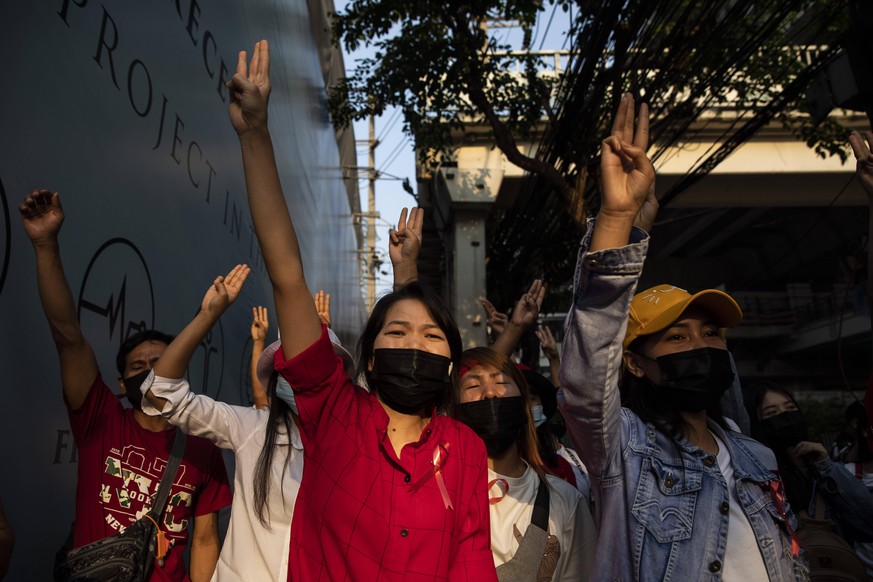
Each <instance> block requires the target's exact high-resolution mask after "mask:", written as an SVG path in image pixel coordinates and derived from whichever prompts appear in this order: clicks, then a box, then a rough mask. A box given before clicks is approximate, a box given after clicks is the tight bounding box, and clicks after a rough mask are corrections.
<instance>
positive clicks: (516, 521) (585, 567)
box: [488, 465, 597, 582]
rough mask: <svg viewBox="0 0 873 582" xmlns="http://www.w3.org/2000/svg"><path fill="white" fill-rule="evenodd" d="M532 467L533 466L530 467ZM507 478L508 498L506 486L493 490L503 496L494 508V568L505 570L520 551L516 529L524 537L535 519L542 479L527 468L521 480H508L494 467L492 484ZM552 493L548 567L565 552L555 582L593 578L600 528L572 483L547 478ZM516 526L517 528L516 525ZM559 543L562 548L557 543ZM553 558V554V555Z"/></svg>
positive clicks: (498, 495) (556, 571)
mask: <svg viewBox="0 0 873 582" xmlns="http://www.w3.org/2000/svg"><path fill="white" fill-rule="evenodd" d="M526 466H527V465H526ZM494 479H504V480H505V481H506V482H507V483H508V484H509V490H508V491H507V492H506V495H505V496H503V493H504V491H503V489H502V488H501V487H500V485H496V484H495V485H494V486H493V487H491V489H490V491H489V492H488V496H489V497H491V498H495V497H497V498H500V497H503V499H501V500H500V501H499V502H497V503H492V504H491V553H492V554H493V556H494V565H495V566H500V565H501V564H504V563H506V562H508V561H509V560H511V559H512V557H513V556H514V555H515V552H516V551H517V550H518V545H519V544H518V540H517V539H516V537H515V530H516V529H517V530H518V533H519V534H520V535H522V536H524V534H525V532H526V531H527V526H528V525H530V520H531V517H532V515H533V506H534V500H535V499H536V496H537V487H539V484H540V479H539V476H538V475H537V473H536V471H534V470H533V469H532V468H531V467H530V466H527V468H526V470H525V472H524V475H522V476H521V477H506V476H504V475H500V474H498V473H495V472H494V471H492V470H491V469H488V481H489V482H491V481H492V480H494ZM547 479H548V483H549V486H550V489H549V541H548V542H547V543H546V554H547V555H546V557H545V558H544V563H547V562H548V561H549V559H550V558H551V559H552V560H554V556H555V549H557V551H558V552H559V555H558V556H557V561H556V563H555V566H554V574H553V575H552V580H553V581H554V582H558V581H568V582H569V581H571V580H572V581H573V582H578V581H580V580H588V578H590V577H591V570H592V567H593V564H594V550H595V547H596V545H597V528H596V526H595V525H594V519H593V518H592V517H591V512H590V511H589V510H588V506H587V505H586V503H585V500H584V499H583V498H582V494H580V493H579V491H577V490H576V489H575V488H574V487H573V486H572V485H570V484H569V483H567V482H566V481H564V480H563V479H560V478H558V477H555V476H553V475H547ZM513 526H514V527H513ZM555 544H557V548H555V547H554V545H555ZM549 554H551V556H550V555H549Z"/></svg>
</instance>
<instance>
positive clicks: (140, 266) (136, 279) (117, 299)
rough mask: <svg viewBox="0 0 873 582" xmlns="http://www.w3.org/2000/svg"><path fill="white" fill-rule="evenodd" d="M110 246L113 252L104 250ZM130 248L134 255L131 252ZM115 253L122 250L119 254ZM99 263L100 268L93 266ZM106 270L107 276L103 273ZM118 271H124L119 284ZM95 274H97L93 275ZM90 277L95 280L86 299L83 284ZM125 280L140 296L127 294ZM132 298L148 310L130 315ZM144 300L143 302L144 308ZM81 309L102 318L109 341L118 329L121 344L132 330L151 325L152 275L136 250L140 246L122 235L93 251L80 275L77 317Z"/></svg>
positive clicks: (134, 303)
mask: <svg viewBox="0 0 873 582" xmlns="http://www.w3.org/2000/svg"><path fill="white" fill-rule="evenodd" d="M110 248H112V250H113V251H114V252H111V253H106V251H107V250H109V249H110ZM131 251H132V253H133V255H131V253H130V252H131ZM118 253H122V254H121V256H120V257H119V256H118ZM101 258H103V260H101ZM137 259H138V260H137ZM98 264H99V267H98V268H95V266H97V265H98ZM109 267H111V270H109ZM131 269H133V270H132V271H131ZM107 271H108V273H109V275H108V276H106V273H107ZM119 271H121V272H122V273H124V274H123V275H121V282H120V285H119V284H118V272H119ZM94 273H97V274H96V275H94ZM132 275H133V276H132ZM92 276H93V277H94V279H96V282H95V283H92V285H91V288H90V290H89V291H88V293H87V295H88V296H90V297H89V298H86V287H87V285H88V281H89V280H90V279H91V277H92ZM113 279H114V280H115V281H116V283H115V284H114V285H113V284H105V281H107V280H109V281H112V280H113ZM128 282H130V284H131V289H136V290H137V293H142V294H143V297H142V298H140V297H138V296H137V297H133V298H132V297H129V296H128V294H127V285H128ZM143 283H147V285H143ZM95 285H96V286H95ZM107 291H108V299H106V300H105V301H103V300H101V299H99V298H100V297H106V295H105V293H106V292H107ZM132 299H133V305H134V306H137V305H140V306H143V307H144V308H145V309H146V310H147V312H140V313H135V314H130V313H129V311H130V305H131V300H132ZM143 303H146V305H147V307H146V306H145V305H143ZM82 310H86V311H89V312H91V313H94V314H95V315H98V316H100V317H105V318H106V320H107V324H108V327H109V330H108V331H109V336H108V338H109V339H110V340H112V339H114V338H115V337H116V331H117V332H118V340H117V341H118V344H121V343H122V342H123V341H124V340H125V339H127V338H128V337H130V335H131V333H135V332H138V331H142V330H144V329H147V328H148V327H150V326H151V325H154V315H155V299H154V292H153V289H152V280H151V275H150V274H149V270H148V266H147V265H146V262H145V259H144V258H143V256H142V253H140V252H139V249H137V248H136V246H135V245H134V244H133V243H131V242H130V241H128V240H126V239H123V238H113V239H110V240H108V241H106V242H105V243H103V245H102V246H101V247H100V248H99V249H98V250H97V252H96V253H94V256H93V258H92V259H91V262H90V263H89V264H88V268H87V269H86V270H85V276H84V277H83V278H82V288H81V289H80V291H79V319H80V320H81V319H82ZM135 311H142V310H135ZM131 316H132V317H131Z"/></svg>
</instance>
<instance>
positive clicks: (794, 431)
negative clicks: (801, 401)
mask: <svg viewBox="0 0 873 582" xmlns="http://www.w3.org/2000/svg"><path fill="white" fill-rule="evenodd" d="M761 433H762V436H763V438H764V440H765V441H766V443H767V444H768V445H770V447H772V448H773V449H774V452H777V453H781V452H782V449H787V448H788V447H793V446H794V445H796V444H797V443H799V442H800V441H805V440H806V438H807V436H806V421H805V420H803V414H801V412H800V411H799V410H789V411H787V412H780V413H779V414H774V415H773V416H771V417H769V418H765V419H764V420H762V421H761ZM776 449H778V450H776Z"/></svg>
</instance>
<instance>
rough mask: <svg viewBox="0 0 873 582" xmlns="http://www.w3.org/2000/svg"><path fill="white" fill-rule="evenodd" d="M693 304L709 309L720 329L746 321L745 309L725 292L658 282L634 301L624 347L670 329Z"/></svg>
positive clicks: (639, 294) (638, 294) (635, 296)
mask: <svg viewBox="0 0 873 582" xmlns="http://www.w3.org/2000/svg"><path fill="white" fill-rule="evenodd" d="M692 304H694V305H699V306H700V307H703V308H704V309H706V310H707V311H708V312H709V313H710V314H711V315H712V316H713V317H714V318H715V322H716V323H717V324H718V326H719V327H721V328H725V327H734V326H735V325H739V323H740V322H741V321H743V310H742V309H740V306H739V305H737V302H736V301H734V300H733V298H731V296H730V295H728V294H727V293H725V292H723V291H719V290H718V289H705V290H703V291H700V292H699V293H695V294H694V295H692V294H691V293H689V292H688V291H686V290H685V289H680V288H679V287H674V286H673V285H655V286H654V287H651V288H649V289H646V290H645V291H643V292H642V293H637V294H636V295H634V298H633V299H632V300H631V306H630V313H628V319H627V332H626V333H625V336H624V342H623V343H622V345H623V347H624V348H627V347H628V346H629V345H630V343H631V342H632V341H634V340H635V339H637V338H638V337H640V336H644V335H651V334H653V333H657V332H659V331H661V330H662V329H666V328H668V327H669V326H670V324H672V323H673V322H674V321H676V320H677V319H679V316H680V315H682V312H683V311H685V310H686V309H688V307H689V306H690V305H692Z"/></svg>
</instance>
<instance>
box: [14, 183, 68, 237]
mask: <svg viewBox="0 0 873 582" xmlns="http://www.w3.org/2000/svg"><path fill="white" fill-rule="evenodd" d="M18 212H20V213H21V221H22V223H23V224H24V232H26V233H27V236H28V237H30V240H31V242H33V243H34V244H37V243H39V242H41V241H51V240H55V239H57V236H58V233H59V232H60V231H61V225H62V224H63V223H64V209H63V208H62V207H61V199H60V197H59V196H58V193H57V192H50V191H48V190H34V191H32V192H31V193H30V195H29V196H25V198H24V202H22V203H21V204H19V205H18Z"/></svg>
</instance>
